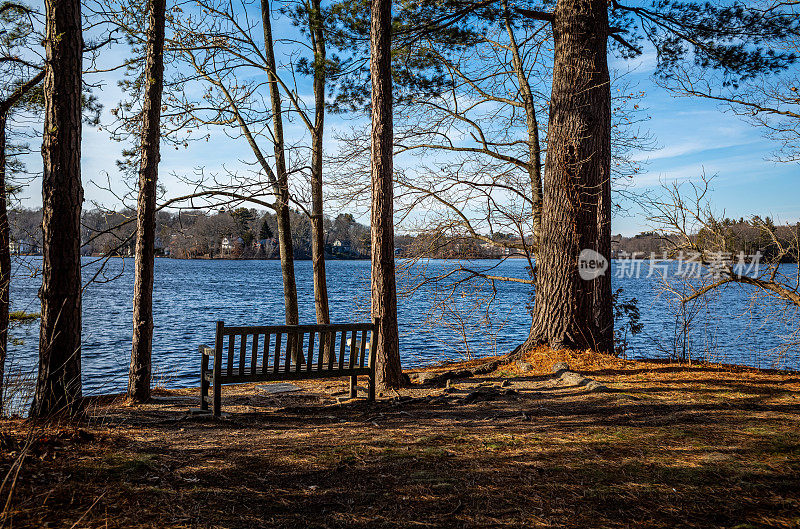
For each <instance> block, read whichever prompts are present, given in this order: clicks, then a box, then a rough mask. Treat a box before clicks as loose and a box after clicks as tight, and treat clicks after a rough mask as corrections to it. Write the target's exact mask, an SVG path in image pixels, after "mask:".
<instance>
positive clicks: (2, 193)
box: [0, 112, 11, 415]
mask: <svg viewBox="0 0 800 529" xmlns="http://www.w3.org/2000/svg"><path fill="white" fill-rule="evenodd" d="M6 117H7V113H6V112H3V113H0V415H2V413H3V408H2V407H3V402H4V401H3V390H4V389H5V380H6V373H5V371H6V356H7V351H8V323H9V321H8V313H9V305H10V302H11V297H10V293H11V248H10V247H9V245H10V244H11V237H10V231H11V230H10V227H9V225H8V205H7V197H6V193H7V188H6Z"/></svg>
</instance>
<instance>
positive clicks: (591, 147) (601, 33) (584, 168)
mask: <svg viewBox="0 0 800 529" xmlns="http://www.w3.org/2000/svg"><path fill="white" fill-rule="evenodd" d="M607 9H608V6H607V3H606V2H605V1H604V0H559V1H558V3H557V4H556V7H555V10H554V11H553V38H554V45H555V48H554V69H553V89H552V93H551V101H550V116H549V126H548V150H547V157H546V161H545V170H544V179H543V184H544V186H543V187H544V190H543V213H542V237H541V247H540V251H539V253H538V256H537V257H538V264H537V277H536V300H535V304H534V314H533V324H532V326H531V332H530V335H529V337H528V340H527V342H526V347H530V346H532V345H534V344H539V343H547V344H549V345H550V346H552V347H554V348H561V347H574V348H592V349H596V350H601V351H606V350H611V349H613V341H612V343H609V337H611V336H613V324H612V325H611V326H610V327H609V326H608V325H607V323H608V322H609V321H610V320H611V313H610V310H609V309H610V307H611V305H610V303H611V299H610V271H609V270H608V269H606V270H605V272H604V273H603V274H600V275H599V276H597V277H596V278H593V279H588V280H587V279H583V278H582V277H581V274H580V273H579V260H580V256H581V252H582V251H584V250H591V251H594V252H598V253H599V254H600V255H601V256H602V258H605V259H606V265H608V264H609V262H608V258H609V257H610V255H609V250H610V239H609V237H610V228H609V227H608V225H607V222H608V221H609V220H610V219H609V215H608V213H609V212H610V194H608V193H607V191H608V188H607V187H606V185H607V184H610V180H609V178H610V173H611V165H610V164H611V161H610V160H611V112H610V109H611V96H610V87H609V83H610V79H609V74H608V63H607V50H606V44H607V43H606V40H607V35H608V13H607ZM603 325H604V326H605V327H604V328H601V326H603ZM609 331H610V333H609Z"/></svg>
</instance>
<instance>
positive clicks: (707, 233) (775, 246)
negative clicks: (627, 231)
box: [612, 215, 800, 262]
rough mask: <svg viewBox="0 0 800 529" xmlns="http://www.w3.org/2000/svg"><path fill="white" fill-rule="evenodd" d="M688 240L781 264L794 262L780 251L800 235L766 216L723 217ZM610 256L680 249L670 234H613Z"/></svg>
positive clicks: (799, 225) (799, 229)
mask: <svg viewBox="0 0 800 529" xmlns="http://www.w3.org/2000/svg"><path fill="white" fill-rule="evenodd" d="M708 222H709V226H704V227H702V228H701V229H699V230H698V231H697V233H695V234H691V235H690V237H691V238H692V239H693V240H694V241H695V242H696V243H697V244H698V245H700V246H702V247H704V248H710V249H713V250H716V251H720V252H725V253H726V254H732V255H733V256H736V255H738V254H739V253H743V254H744V255H745V256H753V255H755V254H757V253H758V254H760V255H761V259H763V260H764V261H765V262H773V261H775V259H776V258H778V257H779V254H780V260H781V262H796V261H797V260H796V258H795V257H794V255H793V254H792V253H790V252H789V253H787V252H782V251H781V249H782V248H786V247H791V246H792V245H793V244H795V241H797V238H798V234H800V223H797V224H794V225H791V224H785V225H776V224H775V221H774V220H773V219H772V218H771V217H769V216H766V217H761V216H759V215H756V216H754V217H751V218H749V219H745V218H743V217H742V218H739V219H738V220H737V219H731V218H724V219H722V220H714V219H711V220H709V221H708ZM612 246H613V255H614V257H617V258H629V257H631V256H634V257H638V258H649V257H650V256H651V255H653V254H655V255H656V256H662V255H664V252H667V253H668V254H669V253H670V252H673V253H674V251H675V249H676V248H678V247H679V246H680V243H679V238H678V237H677V236H674V235H670V234H663V233H657V232H655V231H644V232H641V233H639V234H638V235H634V236H633V237H623V236H622V235H616V236H614V237H613V238H612Z"/></svg>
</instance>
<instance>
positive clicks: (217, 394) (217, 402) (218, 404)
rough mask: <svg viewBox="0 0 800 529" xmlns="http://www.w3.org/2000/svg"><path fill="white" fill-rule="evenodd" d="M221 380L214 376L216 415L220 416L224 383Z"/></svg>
mask: <svg viewBox="0 0 800 529" xmlns="http://www.w3.org/2000/svg"><path fill="white" fill-rule="evenodd" d="M219 382H220V381H219V380H217V378H216V377H214V399H213V400H214V417H219V416H220V414H221V413H222V392H221V389H222V387H221V386H222V385H221V384H220V383H219Z"/></svg>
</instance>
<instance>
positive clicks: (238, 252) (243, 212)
mask: <svg viewBox="0 0 800 529" xmlns="http://www.w3.org/2000/svg"><path fill="white" fill-rule="evenodd" d="M289 218H290V223H291V228H292V243H293V249H294V257H295V259H310V258H311V255H312V251H311V244H312V240H311V223H310V221H309V219H308V216H307V215H304V214H301V213H299V212H296V211H294V210H292V211H291V212H290V215H289ZM135 219H136V212H135V211H132V210H123V211H108V210H99V209H93V210H87V211H84V212H83V214H82V215H81V252H82V254H83V255H98V254H102V255H121V256H132V255H133V253H134V251H135V246H136V223H135V222H134V221H135ZM9 220H10V224H11V248H12V251H14V252H15V253H30V254H38V253H41V248H42V230H41V225H42V210H41V209H25V208H21V209H14V210H11V211H10V212H9ZM276 230H277V220H276V218H275V214H274V213H271V212H264V211H259V210H257V209H248V208H237V209H234V210H230V211H227V210H226V211H207V210H181V211H179V212H168V211H163V210H162V211H159V212H158V213H157V215H156V239H155V252H156V254H157V255H161V256H169V257H175V258H184V259H186V258H203V257H212V258H214V257H228V258H262V259H278V258H279V256H278V248H277V242H276V236H275V233H276ZM369 237H370V234H369V227H368V226H364V225H363V224H360V223H358V222H356V220H355V218H354V217H353V215H351V214H349V213H342V214H339V215H337V216H336V217H335V218H330V217H325V218H324V238H325V249H326V253H328V254H329V255H331V256H333V257H338V258H360V257H365V256H368V255H369V245H370V238H369ZM223 241H224V242H225V245H224V248H223Z"/></svg>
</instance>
